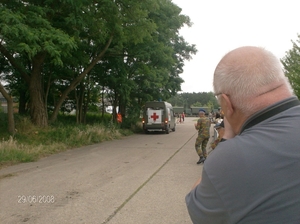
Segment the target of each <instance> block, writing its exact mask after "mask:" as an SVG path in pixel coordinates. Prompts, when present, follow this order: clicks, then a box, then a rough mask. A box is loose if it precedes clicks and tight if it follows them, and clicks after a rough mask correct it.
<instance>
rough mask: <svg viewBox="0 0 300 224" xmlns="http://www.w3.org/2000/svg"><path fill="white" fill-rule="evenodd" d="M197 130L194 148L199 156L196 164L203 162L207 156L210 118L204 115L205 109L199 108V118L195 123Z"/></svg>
mask: <svg viewBox="0 0 300 224" xmlns="http://www.w3.org/2000/svg"><path fill="white" fill-rule="evenodd" d="M195 129H196V130H198V137H197V139H196V142H195V149H196V152H197V154H198V156H199V160H198V162H197V164H200V163H203V162H204V161H205V159H206V157H207V152H206V146H207V143H208V140H209V129H210V120H209V118H208V117H206V116H205V110H203V109H200V110H199V119H198V121H197V123H196V124H195Z"/></svg>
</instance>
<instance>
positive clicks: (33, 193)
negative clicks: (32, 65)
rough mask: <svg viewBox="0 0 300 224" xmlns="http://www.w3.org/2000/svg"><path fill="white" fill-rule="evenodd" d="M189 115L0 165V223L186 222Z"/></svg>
mask: <svg viewBox="0 0 300 224" xmlns="http://www.w3.org/2000/svg"><path fill="white" fill-rule="evenodd" d="M195 120H196V118H195V117H194V118H186V119H185V122H184V123H182V124H178V125H177V126H176V131H175V132H170V134H162V133H152V134H147V135H146V134H136V135H132V136H129V137H124V138H123V139H120V140H114V141H109V142H104V143H101V144H96V145H92V146H88V147H82V148H78V149H73V150H69V151H66V152H63V153H59V154H56V155H52V156H50V157H47V158H43V159H41V160H39V161H38V162H33V163H26V164H19V165H15V166H11V167H7V168H4V169H1V170H0V223H3V224H10V223H12V224H16V223H41V224H45V223H47V224H51V223H55V224H56V223H57V224H58V223H59V224H64V223H67V224H70V223H72V224H77V223H78V224H81V223H88V224H93V223H95V224H106V223H107V224H151V223H153V224H154V223H155V224H160V223H161V224H167V223H172V224H174V223H178V224H183V223H191V221H190V218H189V215H188V212H187V210H186V206H185V195H186V194H187V193H188V192H189V191H190V189H191V187H192V185H193V184H194V182H195V181H196V180H197V179H198V178H199V177H200V176H201V171H202V165H197V164H196V162H197V161H198V156H197V154H196V152H195V149H194V143H195V139H196V136H197V132H196V130H195V128H194V123H195Z"/></svg>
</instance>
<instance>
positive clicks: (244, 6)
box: [172, 0, 300, 92]
mask: <svg viewBox="0 0 300 224" xmlns="http://www.w3.org/2000/svg"><path fill="white" fill-rule="evenodd" d="M172 2H173V3H174V4H176V5H178V6H179V7H180V8H182V14H185V15H187V16H189V17H190V19H191V21H192V22H193V26H192V27H190V28H187V27H184V28H183V29H182V30H181V31H180V33H181V35H182V36H183V37H184V38H185V40H186V41H187V42H188V43H190V44H195V45H196V48H197V50H198V53H197V54H196V55H193V59H192V60H190V61H186V62H185V66H184V73H183V74H182V75H181V77H182V78H183V79H184V81H185V82H184V83H183V84H182V86H181V88H182V91H183V92H209V91H213V87H212V78H213V72H214V69H215V67H216V65H217V63H218V62H219V61H220V59H221V58H222V57H223V56H224V54H226V53H227V52H228V51H230V50H232V49H235V48H237V47H240V46H245V45H248V46H249V45H251V46H259V47H264V48H266V49H267V50H269V51H271V52H273V53H274V54H275V55H276V56H277V57H278V58H283V57H284V56H285V53H286V51H288V50H289V49H291V48H292V42H291V40H293V41H296V40H298V34H300V12H299V9H300V7H299V6H300V1H299V0H172Z"/></svg>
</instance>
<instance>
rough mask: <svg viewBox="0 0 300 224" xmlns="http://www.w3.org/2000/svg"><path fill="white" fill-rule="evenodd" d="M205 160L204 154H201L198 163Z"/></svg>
mask: <svg viewBox="0 0 300 224" xmlns="http://www.w3.org/2000/svg"><path fill="white" fill-rule="evenodd" d="M204 161H205V158H204V157H203V156H200V159H199V161H198V162H197V164H200V163H204Z"/></svg>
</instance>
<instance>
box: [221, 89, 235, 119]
mask: <svg viewBox="0 0 300 224" xmlns="http://www.w3.org/2000/svg"><path fill="white" fill-rule="evenodd" d="M222 97H223V102H222V104H223V105H222V110H223V111H224V114H225V115H226V116H227V117H231V116H232V114H233V113H234V107H233V105H232V103H231V100H230V98H229V96H228V95H226V94H224V93H222Z"/></svg>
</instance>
